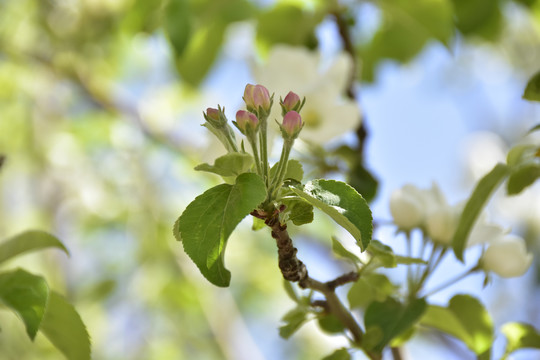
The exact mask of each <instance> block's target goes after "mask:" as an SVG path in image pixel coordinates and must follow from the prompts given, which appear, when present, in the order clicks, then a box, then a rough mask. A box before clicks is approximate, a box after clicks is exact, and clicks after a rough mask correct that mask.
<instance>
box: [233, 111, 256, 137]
mask: <svg viewBox="0 0 540 360" xmlns="http://www.w3.org/2000/svg"><path fill="white" fill-rule="evenodd" d="M236 126H237V127H238V129H240V131H241V132H242V133H243V134H245V133H246V131H247V129H252V130H257V127H258V126H259V119H257V116H256V115H255V114H253V113H250V112H249V111H246V110H238V111H237V112H236Z"/></svg>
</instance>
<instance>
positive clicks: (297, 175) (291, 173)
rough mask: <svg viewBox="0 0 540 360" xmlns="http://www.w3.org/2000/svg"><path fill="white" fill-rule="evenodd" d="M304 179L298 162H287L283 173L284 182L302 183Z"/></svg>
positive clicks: (293, 160)
mask: <svg viewBox="0 0 540 360" xmlns="http://www.w3.org/2000/svg"><path fill="white" fill-rule="evenodd" d="M303 178H304V169H303V168H302V164H301V163H300V161H298V160H295V159H291V160H289V161H288V162H287V170H286V171H285V178H284V179H285V180H287V179H293V180H296V181H298V182H302V179H303Z"/></svg>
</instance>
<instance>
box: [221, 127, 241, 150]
mask: <svg viewBox="0 0 540 360" xmlns="http://www.w3.org/2000/svg"><path fill="white" fill-rule="evenodd" d="M224 132H226V135H225V137H226V138H227V142H228V143H229V145H230V146H231V149H233V151H234V152H238V146H237V145H236V142H235V141H234V140H233V137H232V133H233V132H232V129H231V127H230V126H228V125H227V128H226V131H224Z"/></svg>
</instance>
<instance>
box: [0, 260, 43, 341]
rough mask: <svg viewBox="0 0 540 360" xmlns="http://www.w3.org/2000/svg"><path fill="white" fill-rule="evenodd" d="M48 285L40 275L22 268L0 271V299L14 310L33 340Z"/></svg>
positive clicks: (41, 314) (39, 321)
mask: <svg viewBox="0 0 540 360" xmlns="http://www.w3.org/2000/svg"><path fill="white" fill-rule="evenodd" d="M48 298H49V287H48V286H47V282H46V281H45V279H43V278H42V277H41V276H36V275H33V274H30V273H28V272H26V271H25V270H22V269H17V270H15V271H11V272H4V273H0V301H1V302H2V303H3V304H4V305H6V306H7V307H9V308H10V309H11V310H13V311H15V313H17V315H18V316H19V317H20V318H21V320H22V321H23V322H24V325H25V326H26V333H27V334H28V336H29V337H30V339H32V340H34V338H35V336H36V333H37V331H38V329H39V326H40V324H41V323H42V320H43V315H44V313H45V307H46V305H47V299H48Z"/></svg>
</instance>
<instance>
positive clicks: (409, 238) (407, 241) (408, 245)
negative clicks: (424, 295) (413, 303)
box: [406, 231, 414, 293]
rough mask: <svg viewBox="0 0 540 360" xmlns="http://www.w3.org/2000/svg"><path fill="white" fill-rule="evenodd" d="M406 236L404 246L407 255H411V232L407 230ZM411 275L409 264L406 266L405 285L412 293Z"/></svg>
mask: <svg viewBox="0 0 540 360" xmlns="http://www.w3.org/2000/svg"><path fill="white" fill-rule="evenodd" d="M406 235H407V238H406V246H407V256H408V257H412V239H411V233H410V232H409V231H407V234H406ZM413 283H414V281H413V275H412V270H411V267H410V266H407V287H408V289H409V293H412V290H413Z"/></svg>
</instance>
